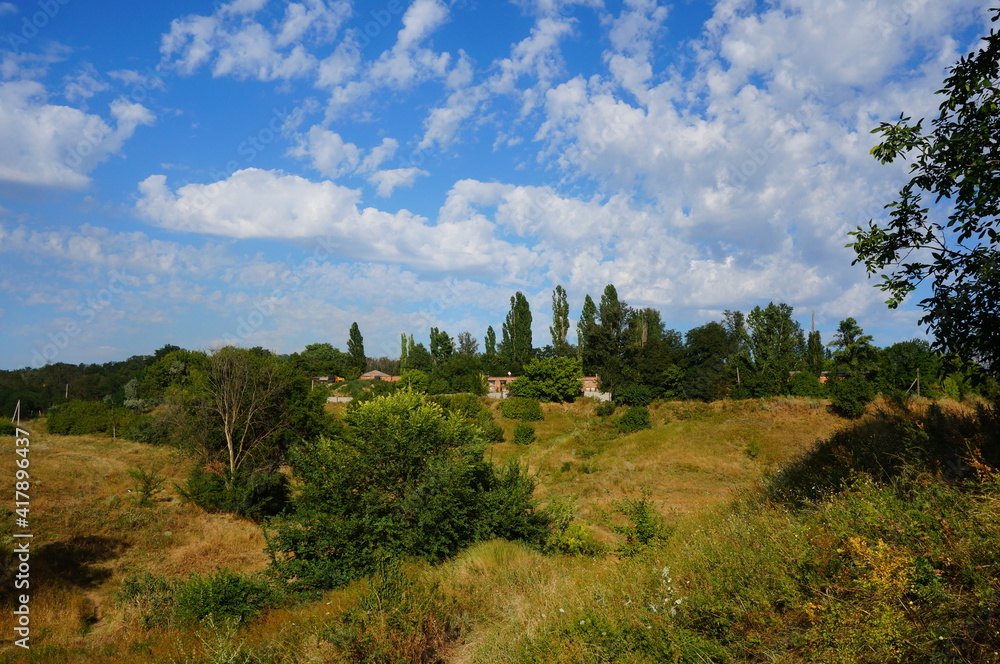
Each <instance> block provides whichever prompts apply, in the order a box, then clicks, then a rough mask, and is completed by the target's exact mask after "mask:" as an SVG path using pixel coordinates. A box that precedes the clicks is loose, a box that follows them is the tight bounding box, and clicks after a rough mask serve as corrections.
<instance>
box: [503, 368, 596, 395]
mask: <svg viewBox="0 0 1000 664" xmlns="http://www.w3.org/2000/svg"><path fill="white" fill-rule="evenodd" d="M582 377H583V366H582V364H581V362H580V360H579V359H577V358H572V357H547V358H545V359H540V360H532V361H531V362H529V363H528V364H527V366H525V367H524V371H522V372H521V375H520V376H519V377H518V378H517V379H515V380H514V382H512V383H511V384H510V388H509V389H510V393H511V394H512V395H513V396H519V397H527V398H529V399H538V400H540V401H556V402H562V401H573V400H574V399H576V397H577V396H579V395H580V392H581V388H582V384H581V378H582Z"/></svg>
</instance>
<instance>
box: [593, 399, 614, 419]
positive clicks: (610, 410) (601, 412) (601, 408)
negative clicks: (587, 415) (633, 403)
mask: <svg viewBox="0 0 1000 664" xmlns="http://www.w3.org/2000/svg"><path fill="white" fill-rule="evenodd" d="M616 408H618V406H617V405H615V402H614V401H602V402H601V403H599V404H597V408H596V409H594V410H595V412H596V413H597V416H598V417H610V416H611V415H614V414H615V409H616Z"/></svg>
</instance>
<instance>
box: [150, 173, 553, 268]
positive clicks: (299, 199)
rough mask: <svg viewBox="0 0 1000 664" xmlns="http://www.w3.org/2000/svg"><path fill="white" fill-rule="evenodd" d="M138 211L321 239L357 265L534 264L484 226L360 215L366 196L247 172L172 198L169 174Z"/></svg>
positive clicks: (235, 229) (236, 233)
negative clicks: (372, 262) (365, 262)
mask: <svg viewBox="0 0 1000 664" xmlns="http://www.w3.org/2000/svg"><path fill="white" fill-rule="evenodd" d="M139 192H140V198H139V201H138V202H137V204H136V210H137V212H138V213H139V215H140V216H142V217H143V218H145V219H148V220H150V221H152V222H154V223H156V224H158V225H160V226H163V227H164V228H169V229H172V230H176V231H184V232H192V233H209V234H213V235H220V236H224V237H233V238H276V239H300V240H303V239H313V240H315V241H322V242H324V243H328V244H330V245H331V246H333V247H343V249H338V251H341V252H347V254H346V255H350V256H351V257H354V258H362V259H367V260H375V261H384V262H390V263H402V264H407V265H412V266H417V267H420V268H421V269H430V270H459V271H461V270H470V269H476V270H481V271H483V273H491V274H497V273H504V272H507V273H511V272H512V271H515V270H517V269H519V268H520V266H521V265H522V264H524V263H526V262H532V261H533V258H532V257H531V253H530V251H529V250H528V249H527V248H520V247H514V246H511V245H510V244H509V243H507V242H504V241H501V240H499V239H497V238H496V237H495V227H494V225H493V224H492V223H490V222H487V221H485V220H483V219H476V218H474V219H464V220H455V221H448V222H439V223H438V224H436V225H433V226H432V225H429V224H428V223H427V221H426V220H425V219H424V218H422V217H419V216H416V215H414V214H412V213H410V212H408V211H406V210H402V211H400V212H397V213H395V214H390V213H388V212H383V211H380V210H377V209H374V208H364V209H359V200H360V194H359V192H358V191H356V190H353V189H347V188H346V187H341V186H339V185H336V184H334V183H332V182H329V181H324V182H318V183H317V182H310V181H309V180H306V179H305V178H301V177H299V176H295V175H285V174H283V173H279V172H274V171H264V170H259V169H246V170H242V171H237V172H236V173H234V174H233V175H232V176H231V177H229V178H228V179H226V180H223V181H220V182H215V183H213V184H210V185H201V184H188V185H184V186H182V187H180V188H179V189H177V191H176V192H174V191H171V190H170V189H169V188H168V187H167V184H166V177H165V176H163V175H151V176H150V177H148V178H146V179H145V180H144V181H143V182H141V183H140V185H139Z"/></svg>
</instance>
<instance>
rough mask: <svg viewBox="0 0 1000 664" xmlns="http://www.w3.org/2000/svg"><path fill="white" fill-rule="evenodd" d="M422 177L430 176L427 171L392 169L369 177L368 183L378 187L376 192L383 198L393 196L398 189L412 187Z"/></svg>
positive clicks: (377, 172)
mask: <svg viewBox="0 0 1000 664" xmlns="http://www.w3.org/2000/svg"><path fill="white" fill-rule="evenodd" d="M421 175H430V173H428V172H427V171H425V170H422V169H419V168H413V167H411V168H391V169H388V170H385V171H376V172H374V173H372V174H371V175H370V176H369V177H368V181H369V182H371V183H372V184H374V185H376V192H377V193H378V195H379V196H381V197H382V198H388V197H389V196H392V192H393V191H395V190H396V188H397V187H412V186H413V183H414V182H415V181H416V179H417V178H418V177H419V176H421Z"/></svg>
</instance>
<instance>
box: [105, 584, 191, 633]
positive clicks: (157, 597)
mask: <svg viewBox="0 0 1000 664" xmlns="http://www.w3.org/2000/svg"><path fill="white" fill-rule="evenodd" d="M176 593H177V584H176V583H173V582H170V581H168V580H166V579H164V578H163V577H159V576H153V575H152V574H150V573H149V572H141V573H139V574H136V575H135V576H128V577H126V578H125V579H124V580H123V581H122V585H121V588H120V589H119V590H118V592H117V593H115V600H116V601H117V602H118V603H119V604H122V605H125V606H127V607H129V608H131V609H132V610H133V611H135V612H136V613H137V614H138V616H139V621H140V623H141V624H142V626H143V627H145V628H146V629H150V628H152V627H160V626H163V625H167V624H168V623H170V621H171V619H172V617H173V611H174V601H175V596H176Z"/></svg>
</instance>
